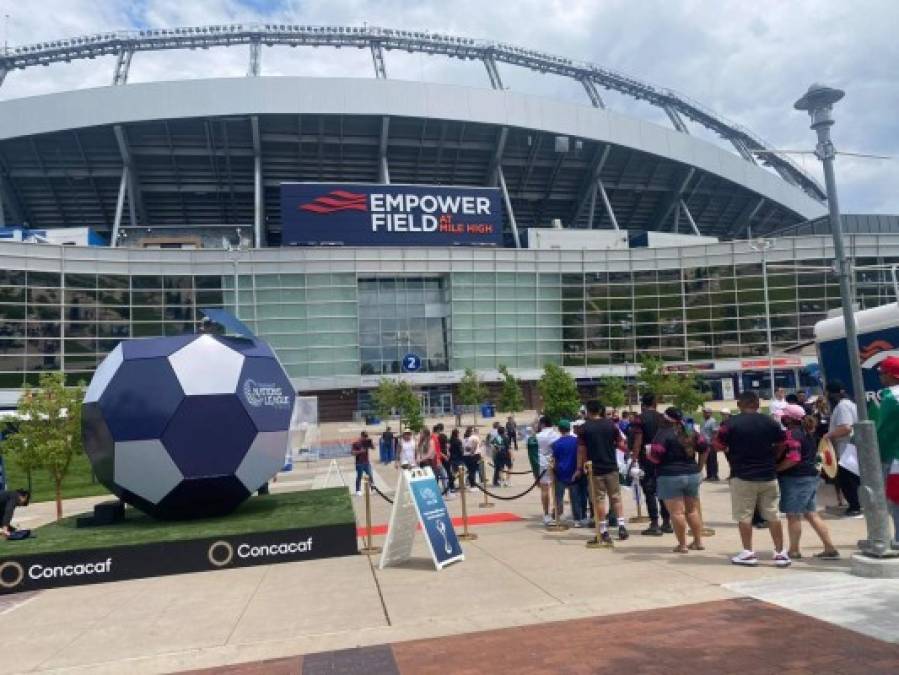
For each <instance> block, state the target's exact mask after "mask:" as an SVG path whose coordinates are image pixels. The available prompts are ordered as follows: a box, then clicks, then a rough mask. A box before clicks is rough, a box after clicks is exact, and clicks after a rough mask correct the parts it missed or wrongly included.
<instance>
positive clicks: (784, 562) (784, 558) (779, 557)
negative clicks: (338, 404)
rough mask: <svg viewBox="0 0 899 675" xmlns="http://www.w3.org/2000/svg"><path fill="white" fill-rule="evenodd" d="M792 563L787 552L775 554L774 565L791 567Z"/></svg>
mask: <svg viewBox="0 0 899 675" xmlns="http://www.w3.org/2000/svg"><path fill="white" fill-rule="evenodd" d="M792 562H793V561H792V560H790V556H788V555H787V552H786V551H781V552H780V553H778V552H777V551H775V552H774V564H775V565H777V566H778V567H789V566H790V564H791V563H792Z"/></svg>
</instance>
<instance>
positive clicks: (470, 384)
mask: <svg viewBox="0 0 899 675" xmlns="http://www.w3.org/2000/svg"><path fill="white" fill-rule="evenodd" d="M486 398H487V387H485V386H484V385H483V384H481V381H480V380H479V379H478V374H477V373H476V372H474V371H473V370H472V369H471V368H466V369H465V375H463V376H462V379H461V380H459V400H460V401H461V402H462V405H470V406H474V412H473V418H472V419H473V420H474V425H475V426H477V424H478V404H479V403H482V402H483V401H484V400H485V399H486Z"/></svg>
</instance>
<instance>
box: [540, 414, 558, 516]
mask: <svg viewBox="0 0 899 675" xmlns="http://www.w3.org/2000/svg"><path fill="white" fill-rule="evenodd" d="M557 440H559V432H558V431H556V430H555V429H554V428H553V423H552V422H551V421H550V419H549V418H548V417H547V416H546V415H544V416H543V417H541V418H540V421H539V422H538V423H537V459H538V461H539V468H540V502H541V504H542V506H543V524H544V525H549V524H550V523H551V522H553V519H552V516H551V515H549V491H550V486H551V485H552V482H553V478H552V474H551V473H550V471H549V468H550V466H549V465H550V460H551V459H552V454H553V443H555V442H556V441H557Z"/></svg>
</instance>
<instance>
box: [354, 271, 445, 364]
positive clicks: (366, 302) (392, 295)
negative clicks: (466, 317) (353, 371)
mask: <svg viewBox="0 0 899 675" xmlns="http://www.w3.org/2000/svg"><path fill="white" fill-rule="evenodd" d="M449 316H450V308H449V303H448V302H447V293H446V289H445V283H444V279H443V278H439V277H438V278H432V279H428V278H424V279H422V278H379V279H360V280H359V357H360V360H361V362H362V366H361V374H362V375H382V374H389V373H401V372H403V368H402V365H403V364H402V359H403V357H404V356H405V355H406V354H416V355H418V356H419V357H420V358H421V360H422V364H421V370H422V371H423V372H435V371H441V370H449V349H448V345H447V323H448V321H449Z"/></svg>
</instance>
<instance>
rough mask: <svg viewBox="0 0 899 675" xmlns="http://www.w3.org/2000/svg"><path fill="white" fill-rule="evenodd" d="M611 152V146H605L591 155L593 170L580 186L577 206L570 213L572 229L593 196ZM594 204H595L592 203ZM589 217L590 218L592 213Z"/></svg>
mask: <svg viewBox="0 0 899 675" xmlns="http://www.w3.org/2000/svg"><path fill="white" fill-rule="evenodd" d="M611 150H612V146H611V145H606V146H605V147H603V148H600V147H599V146H597V148H596V152H595V154H594V155H593V168H592V169H591V171H590V178H589V179H588V180H587V181H586V182H585V183H583V184H582V185H581V189H580V191H579V193H578V198H577V202H576V204H577V206H576V207H575V208H574V211H572V214H571V218H570V219H569V221H568V222H569V223H570V224H571V226H572V227H573V226H574V224H575V223H576V222H577V219H578V218H580V216H581V213H583V212H584V209H585V208H586V206H587V202H588V201H589V200H590V197H591V195H592V194H593V189H594V186H595V185H596V183H597V181H599V176H600V174H601V173H602V169H603V167H604V166H605V164H606V160H607V159H608V158H609V153H610V152H611ZM594 203H595V202H594ZM590 213H591V217H592V213H593V212H592V211H591V212H590Z"/></svg>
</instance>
